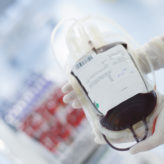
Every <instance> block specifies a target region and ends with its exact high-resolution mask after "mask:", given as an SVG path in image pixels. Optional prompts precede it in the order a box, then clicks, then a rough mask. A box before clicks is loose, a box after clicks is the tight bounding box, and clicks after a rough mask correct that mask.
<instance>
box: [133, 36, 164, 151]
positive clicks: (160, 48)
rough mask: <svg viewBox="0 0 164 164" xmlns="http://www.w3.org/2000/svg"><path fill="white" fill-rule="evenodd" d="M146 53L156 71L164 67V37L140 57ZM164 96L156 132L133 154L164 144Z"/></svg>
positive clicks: (135, 148)
mask: <svg viewBox="0 0 164 164" xmlns="http://www.w3.org/2000/svg"><path fill="white" fill-rule="evenodd" d="M145 52H146V53H147V54H149V56H150V59H151V61H152V63H153V66H154V68H155V69H159V68H162V67H164V37H161V38H154V39H153V40H152V41H151V42H149V44H147V45H146V46H145V47H143V48H142V49H140V51H138V53H139V54H138V55H142V56H143V57H144V54H145ZM163 109H164V96H161V102H160V103H159V104H158V106H157V110H158V112H159V114H158V118H157V122H156V126H155V132H154V134H153V135H152V136H150V137H148V138H147V139H146V140H144V141H142V142H140V143H138V144H136V145H135V146H133V147H132V148H131V149H130V152H131V153H132V154H136V153H139V152H143V151H147V150H151V149H153V148H155V147H157V146H159V145H161V144H164V128H163V125H164V110H163Z"/></svg>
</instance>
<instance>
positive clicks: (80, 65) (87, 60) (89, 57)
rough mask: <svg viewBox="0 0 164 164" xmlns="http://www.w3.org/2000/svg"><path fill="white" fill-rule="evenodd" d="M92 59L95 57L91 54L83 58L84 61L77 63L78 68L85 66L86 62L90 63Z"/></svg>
mask: <svg viewBox="0 0 164 164" xmlns="http://www.w3.org/2000/svg"><path fill="white" fill-rule="evenodd" d="M92 59H93V57H92V56H91V55H90V56H87V57H86V58H85V59H83V60H82V61H80V62H78V63H77V64H76V69H79V68H81V67H83V66H84V65H85V64H86V63H88V62H89V61H91V60H92Z"/></svg>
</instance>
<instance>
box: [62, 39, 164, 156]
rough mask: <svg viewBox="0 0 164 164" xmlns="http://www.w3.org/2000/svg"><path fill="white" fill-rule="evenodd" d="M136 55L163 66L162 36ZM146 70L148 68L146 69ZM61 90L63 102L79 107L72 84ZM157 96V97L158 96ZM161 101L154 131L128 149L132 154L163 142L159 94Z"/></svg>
mask: <svg viewBox="0 0 164 164" xmlns="http://www.w3.org/2000/svg"><path fill="white" fill-rule="evenodd" d="M135 53H136V55H137V56H139V58H140V59H141V60H142V59H143V60H144V59H145V55H148V56H149V58H150V60H151V62H152V64H153V66H154V68H155V69H159V68H162V67H164V37H160V38H154V39H153V40H152V41H150V42H149V43H147V44H146V45H144V46H143V47H140V49H138V50H136V52H135ZM144 61H145V60H144ZM144 64H145V65H144V66H143V67H144V68H145V70H146V69H147V68H148V67H147V65H146V64H147V63H144ZM146 71H148V70H146ZM62 90H63V92H64V93H66V95H65V96H64V98H63V101H64V102H65V103H72V106H73V107H74V108H81V107H82V106H81V104H80V102H79V100H78V98H77V96H76V93H75V92H74V91H73V89H72V86H71V85H70V84H69V83H67V84H65V85H64V86H63V88H62ZM158 98H159V97H158ZM160 99H161V101H160V102H159V103H158V105H157V108H156V111H157V113H158V118H157V122H156V127H155V132H154V134H153V135H152V136H150V137H148V138H147V139H146V140H144V141H142V142H140V143H137V144H136V145H135V146H133V147H132V148H131V149H130V152H131V153H132V154H135V153H138V152H142V151H147V150H151V149H153V148H155V147H157V146H159V145H160V144H163V143H164V128H163V124H164V110H163V108H164V98H163V96H160Z"/></svg>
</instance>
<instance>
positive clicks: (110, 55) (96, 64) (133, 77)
mask: <svg viewBox="0 0 164 164" xmlns="http://www.w3.org/2000/svg"><path fill="white" fill-rule="evenodd" d="M72 74H73V75H74V76H75V78H76V79H77V80H78V81H79V83H80V85H82V87H83V89H84V91H85V92H86V94H87V96H88V97H89V99H90V100H91V102H92V104H93V105H94V106H95V107H96V108H97V110H99V111H100V112H101V113H103V114H106V113H107V112H108V111H109V110H110V109H112V108H113V107H115V106H117V105H118V104H120V103H122V102H123V101H125V100H127V99H129V98H131V97H132V96H134V95H136V94H138V93H145V92H146V91H147V89H146V86H145V84H144V81H143V79H142V77H141V75H140V73H139V71H138V70H137V68H136V66H135V64H134V63H133V61H132V59H131V57H130V55H129V54H128V52H127V51H126V49H125V48H124V47H123V46H122V45H117V46H115V47H113V48H111V49H108V50H107V51H104V52H102V53H99V54H95V53H94V52H93V53H92V54H88V55H86V56H84V57H83V58H82V59H80V60H79V61H78V62H77V63H76V64H75V65H74V67H73V68H72Z"/></svg>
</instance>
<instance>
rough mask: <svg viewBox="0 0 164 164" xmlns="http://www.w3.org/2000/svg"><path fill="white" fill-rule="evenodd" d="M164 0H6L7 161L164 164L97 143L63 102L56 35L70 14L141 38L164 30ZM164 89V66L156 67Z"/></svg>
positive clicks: (0, 93)
mask: <svg viewBox="0 0 164 164" xmlns="http://www.w3.org/2000/svg"><path fill="white" fill-rule="evenodd" d="M163 8H164V1H163V0H144V1H140V0H133V1H131V0H90V1H87V0H78V1H77V0H76V1H75V0H60V1H59V0H48V1H47V0H35V1H32V0H0V164H51V163H52V164H56V163H57V164H65V163H67V164H93V163H94V164H113V163H114V164H129V163H134V164H163V163H164V156H163V153H164V147H163V146H160V147H158V148H156V149H154V150H152V151H149V152H146V153H142V154H139V155H135V156H134V155H130V154H129V153H127V152H123V153H122V152H121V153H120V152H116V151H114V150H111V149H110V148H109V147H108V146H104V145H101V146H100V145H97V144H95V143H94V141H93V135H92V134H91V132H90V131H91V130H90V127H89V124H88V123H87V120H86V118H85V115H84V113H83V111H82V110H75V109H72V108H71V106H69V105H65V104H64V103H63V101H62V97H63V94H62V92H61V87H62V85H63V84H64V83H65V82H66V78H65V77H64V75H63V74H62V71H61V70H60V68H59V66H58V64H57V62H56V61H55V58H54V56H53V54H52V52H51V47H50V35H51V32H52V30H53V28H54V27H55V25H56V24H57V22H59V21H60V20H61V19H62V18H63V17H65V16H76V17H78V16H82V15H88V14H96V15H100V16H106V17H110V18H112V19H114V20H116V22H118V23H119V24H120V25H121V26H123V27H124V28H125V29H126V31H127V32H128V33H129V34H130V35H131V36H132V37H133V38H134V39H135V40H136V41H137V42H138V43H139V44H141V45H142V44H144V43H146V42H147V41H149V40H150V39H151V38H152V37H154V36H157V35H162V34H164V30H163V29H164V21H163V20H164V10H163ZM156 77H157V87H158V89H160V91H161V92H162V93H164V85H163V84H164V78H162V77H164V71H163V70H160V71H157V72H156Z"/></svg>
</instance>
